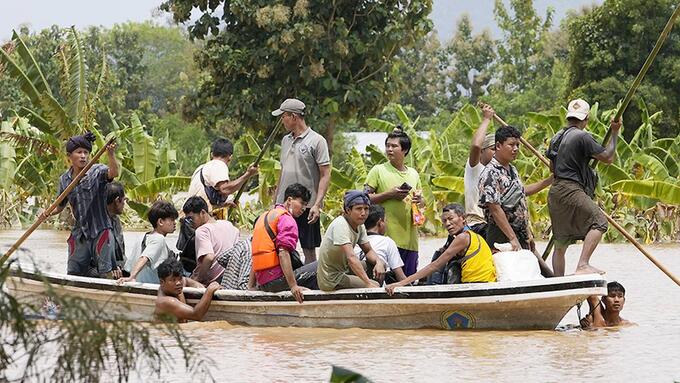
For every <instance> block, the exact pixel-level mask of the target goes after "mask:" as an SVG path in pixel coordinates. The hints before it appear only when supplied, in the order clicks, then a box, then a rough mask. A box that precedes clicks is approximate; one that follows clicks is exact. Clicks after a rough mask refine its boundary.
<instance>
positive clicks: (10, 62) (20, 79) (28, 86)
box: [0, 48, 41, 105]
mask: <svg viewBox="0 0 680 383" xmlns="http://www.w3.org/2000/svg"><path fill="white" fill-rule="evenodd" d="M0 64H5V69H6V70H7V72H8V73H9V74H10V76H11V77H12V78H14V80H15V81H16V82H17V83H18V85H19V88H21V90H22V91H23V92H24V94H26V96H27V97H28V98H29V100H31V103H33V105H40V94H41V93H40V91H39V90H38V89H37V88H36V87H35V85H34V84H33V81H31V79H30V77H29V76H28V74H27V73H26V72H25V71H24V69H23V68H22V67H21V66H20V65H19V63H17V62H16V61H15V60H14V59H13V58H12V57H11V56H10V55H9V54H8V53H7V52H5V50H4V49H2V48H0Z"/></svg>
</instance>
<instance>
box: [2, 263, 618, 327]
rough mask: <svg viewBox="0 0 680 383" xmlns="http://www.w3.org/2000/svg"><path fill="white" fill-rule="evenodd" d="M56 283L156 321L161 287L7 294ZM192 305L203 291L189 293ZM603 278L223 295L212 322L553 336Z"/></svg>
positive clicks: (36, 278) (29, 279) (25, 285)
mask: <svg viewBox="0 0 680 383" xmlns="http://www.w3.org/2000/svg"><path fill="white" fill-rule="evenodd" d="M45 282H49V283H50V284H51V286H52V288H54V289H55V291H56V292H57V293H58V294H64V295H68V296H75V297H80V298H83V299H86V300H89V301H91V302H93V303H95V304H96V305H98V306H99V307H101V308H102V310H105V311H106V312H109V313H116V314H117V315H119V317H121V318H124V319H128V320H139V321H149V320H152V319H153V311H154V304H155V299H156V294H157V291H158V285H153V284H143V283H127V284H125V285H123V286H118V285H117V284H116V283H115V281H112V280H103V279H94V278H84V277H75V276H70V275H69V276H67V275H58V274H49V273H46V274H35V273H30V272H19V271H16V270H15V271H13V273H12V275H11V276H10V278H9V280H8V283H7V287H8V289H9V291H10V293H11V294H12V295H13V296H14V297H16V298H17V299H19V300H20V301H26V302H33V303H38V304H40V303H41V302H43V301H44V300H45V297H46V287H47V285H46V283H45ZM184 291H185V296H186V297H187V301H188V303H190V304H196V303H197V302H198V300H199V299H200V298H201V296H202V294H203V291H204V290H203V289H193V288H186V289H185V290H184ZM606 293H607V290H606V281H605V280H604V279H603V278H602V276H600V275H596V274H593V275H576V276H568V277H559V278H550V279H541V280H535V281H524V282H499V283H479V284H459V285H438V286H415V287H402V288H398V289H397V290H396V292H395V294H394V295H393V296H389V295H387V294H386V292H385V290H384V289H382V288H371V289H348V290H341V291H335V292H322V291H307V292H305V301H304V303H303V304H299V303H297V302H296V301H295V300H294V299H293V297H292V295H291V294H290V292H282V293H266V292H260V291H237V290H219V291H218V292H217V293H216V294H215V298H214V300H213V302H212V304H211V306H210V310H209V311H208V314H207V315H206V317H205V318H204V320H207V321H228V322H230V323H233V324H245V325H250V326H296V327H330V328H351V327H360V328H372V329H420V328H434V329H494V330H515V329H521V330H552V329H554V328H555V327H556V326H557V325H558V324H559V322H560V321H561V320H562V318H563V317H564V316H565V315H566V313H567V312H568V311H569V310H570V309H571V308H572V307H573V306H574V305H576V304H578V303H581V302H583V301H584V300H585V299H586V298H587V297H588V296H590V295H605V294H606Z"/></svg>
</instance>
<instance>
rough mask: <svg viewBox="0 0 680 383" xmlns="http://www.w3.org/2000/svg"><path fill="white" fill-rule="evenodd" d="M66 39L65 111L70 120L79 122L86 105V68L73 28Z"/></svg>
mask: <svg viewBox="0 0 680 383" xmlns="http://www.w3.org/2000/svg"><path fill="white" fill-rule="evenodd" d="M69 32H70V34H69V37H68V46H69V53H70V54H69V57H68V61H69V77H70V78H69V82H68V88H69V95H70V97H69V99H68V102H67V104H66V110H67V112H68V115H69V116H70V117H71V119H72V120H74V121H78V122H81V118H82V116H83V111H84V109H85V106H86V104H87V66H86V65H85V54H84V53H83V47H82V45H81V43H80V38H78V32H76V29H75V27H71V29H70V30H69Z"/></svg>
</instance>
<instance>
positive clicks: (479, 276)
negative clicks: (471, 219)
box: [385, 204, 496, 295]
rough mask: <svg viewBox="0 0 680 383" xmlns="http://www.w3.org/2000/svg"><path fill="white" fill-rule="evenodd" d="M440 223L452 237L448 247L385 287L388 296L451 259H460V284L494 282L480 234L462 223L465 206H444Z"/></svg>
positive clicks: (490, 262)
mask: <svg viewBox="0 0 680 383" xmlns="http://www.w3.org/2000/svg"><path fill="white" fill-rule="evenodd" d="M442 223H443V224H444V227H445V228H446V231H448V233H449V235H451V236H454V239H453V241H452V242H451V244H450V245H449V247H448V248H447V249H446V250H445V251H444V252H443V253H442V254H441V255H440V256H439V257H438V258H437V259H436V260H434V261H433V262H432V263H430V264H429V265H427V266H425V267H424V268H422V269H421V270H418V272H416V273H415V274H413V275H411V276H409V277H408V278H406V279H404V280H402V281H399V282H396V283H392V284H391V285H388V286H387V287H385V290H387V293H388V294H389V295H392V294H394V289H395V288H397V287H400V286H406V285H408V284H410V283H412V282H415V281H417V280H419V279H421V278H426V277H428V276H430V275H432V274H433V273H435V272H437V271H440V270H441V269H444V268H445V267H447V266H448V265H449V263H450V262H451V261H454V259H455V258H462V259H461V266H462V273H461V281H462V282H463V283H483V282H496V268H495V267H494V264H493V257H492V255H491V249H490V248H489V245H487V244H486V241H485V240H484V238H482V236H481V235H479V234H477V233H475V232H474V231H472V230H470V227H469V226H468V225H467V223H466V222H465V209H464V208H463V206H461V205H459V204H450V205H447V206H446V207H444V211H443V213H442Z"/></svg>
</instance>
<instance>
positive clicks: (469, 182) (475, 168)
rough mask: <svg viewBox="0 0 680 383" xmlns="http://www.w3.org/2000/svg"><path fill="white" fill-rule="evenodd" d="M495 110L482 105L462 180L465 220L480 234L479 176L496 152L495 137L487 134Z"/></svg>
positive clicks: (483, 227)
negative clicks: (479, 120)
mask: <svg viewBox="0 0 680 383" xmlns="http://www.w3.org/2000/svg"><path fill="white" fill-rule="evenodd" d="M495 113H496V112H494V110H493V108H491V106H489V105H484V106H483V107H482V123H481V124H479V128H477V131H476V132H475V135H474V136H472V145H470V156H469V157H468V160H467V162H466V163H465V174H464V176H463V182H464V185H465V221H466V222H467V224H468V225H469V226H470V229H471V230H472V231H473V232H475V233H477V234H479V235H481V236H482V237H484V236H486V221H485V220H484V212H483V211H482V209H481V208H480V207H479V205H478V204H477V202H478V201H479V186H478V185H479V176H480V175H481V174H482V170H484V167H485V166H486V164H488V163H489V161H491V159H492V158H493V155H494V153H496V137H495V135H494V134H493V133H490V134H487V131H488V129H489V125H490V124H491V120H492V119H493V116H494V114H495Z"/></svg>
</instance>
